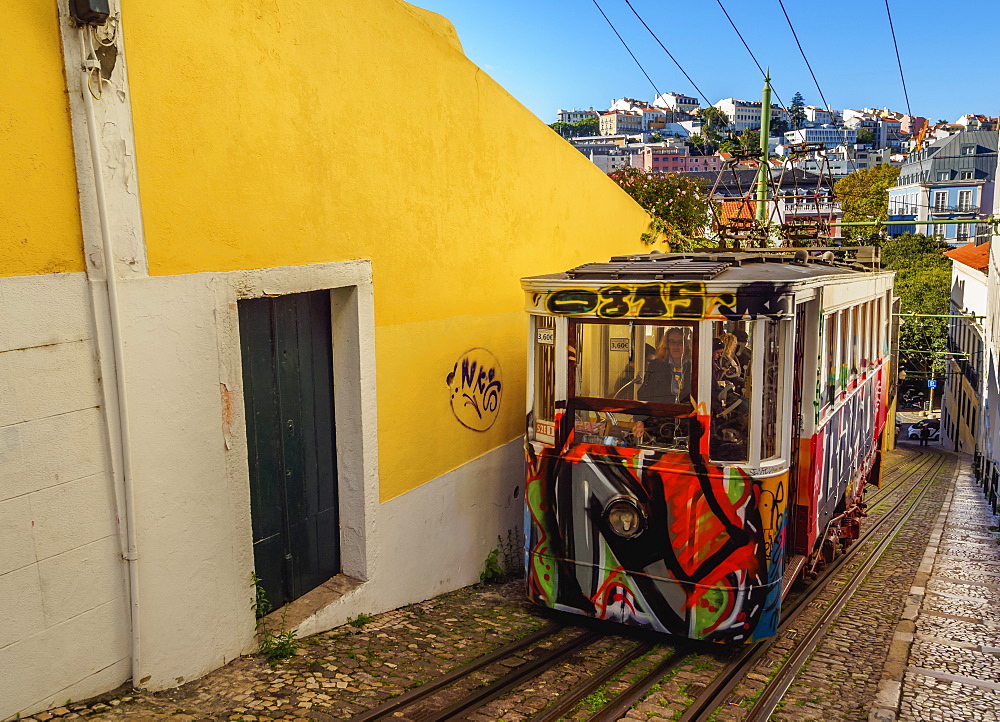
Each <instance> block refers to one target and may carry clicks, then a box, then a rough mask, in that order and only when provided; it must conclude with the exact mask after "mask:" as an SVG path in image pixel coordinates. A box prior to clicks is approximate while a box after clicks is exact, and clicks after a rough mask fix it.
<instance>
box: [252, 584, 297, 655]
mask: <svg viewBox="0 0 1000 722" xmlns="http://www.w3.org/2000/svg"><path fill="white" fill-rule="evenodd" d="M250 579H251V580H252V581H253V585H254V599H253V601H252V602H251V605H252V607H253V610H254V615H255V616H256V617H257V639H258V640H259V642H260V647H259V648H258V653H259V654H260V656H262V657H263V658H264V659H266V660H267V662H268V664H275V663H277V662H278V661H280V660H282V659H287V658H288V657H292V656H294V655H295V653H296V652H297V651H298V650H299V649H300V648H301V647H302V642H301V640H299V638H298V636H297V634H296V632H295V630H294V629H289V630H288V631H285V632H278V631H275V630H273V629H271V627H270V624H269V623H268V621H267V619H266V616H267V613H268V612H269V611H271V609H272V607H271V603H270V602H268V601H267V595H266V594H265V593H264V588H263V587H262V586H261V584H260V582H261V579H260V577H258V576H257V572H251V573H250ZM281 622H282V626H284V622H285V617H284V616H283V615H282V617H281Z"/></svg>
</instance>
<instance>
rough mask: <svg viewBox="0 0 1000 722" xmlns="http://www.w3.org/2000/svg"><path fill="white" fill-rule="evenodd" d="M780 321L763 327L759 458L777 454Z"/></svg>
mask: <svg viewBox="0 0 1000 722" xmlns="http://www.w3.org/2000/svg"><path fill="white" fill-rule="evenodd" d="M779 324H780V321H774V320H768V321H766V322H765V326H764V348H763V356H762V359H763V363H764V384H763V388H762V390H761V400H762V402H763V405H762V407H761V424H762V426H761V434H760V458H761V459H762V460H767V459H773V458H774V457H775V456H777V455H778V453H779V447H778V425H779V421H778V418H779V406H780V404H779V399H780V397H781V376H782V373H783V372H784V368H783V367H784V365H783V364H782V355H781V326H780V325H779Z"/></svg>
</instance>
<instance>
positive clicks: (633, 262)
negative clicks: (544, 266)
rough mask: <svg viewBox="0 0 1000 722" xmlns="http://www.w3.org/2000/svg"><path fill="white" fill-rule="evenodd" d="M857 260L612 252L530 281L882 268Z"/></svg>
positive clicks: (803, 275) (741, 276)
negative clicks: (597, 260)
mask: <svg viewBox="0 0 1000 722" xmlns="http://www.w3.org/2000/svg"><path fill="white" fill-rule="evenodd" d="M879 270H880V269H878V268H872V267H870V266H866V265H864V264H862V263H858V262H843V261H823V260H819V259H816V258H810V259H809V260H808V262H806V263H802V262H796V261H795V260H794V258H793V257H792V256H791V255H781V254H775V253H754V252H752V251H737V252H733V251H730V252H728V253H727V252H715V253H657V252H655V251H654V252H653V253H644V254H630V255H623V256H613V257H612V258H611V260H610V261H608V262H606V263H585V264H583V265H582V266H577V267H575V268H571V269H569V270H568V271H565V272H563V273H552V274H547V275H542V276H532V277H530V278H526V279H524V280H525V281H531V280H537V281H560V280H565V281H608V280H614V281H716V282H722V283H744V282H749V281H778V282H781V281H784V282H795V281H805V280H811V279H818V278H824V277H831V276H836V277H841V278H844V279H845V280H846V277H852V276H854V277H859V276H866V275H870V274H872V273H873V272H878V271H879Z"/></svg>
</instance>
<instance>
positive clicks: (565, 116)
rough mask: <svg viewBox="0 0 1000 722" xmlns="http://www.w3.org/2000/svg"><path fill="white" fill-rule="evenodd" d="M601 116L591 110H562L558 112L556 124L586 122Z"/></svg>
mask: <svg viewBox="0 0 1000 722" xmlns="http://www.w3.org/2000/svg"><path fill="white" fill-rule="evenodd" d="M600 116H601V114H600V113H599V112H598V111H596V110H594V109H593V108H590V109H589V110H576V109H574V110H564V109H563V108H560V109H559V110H557V111H556V122H558V123H576V122H577V121H579V120H584V119H585V118H599V117H600Z"/></svg>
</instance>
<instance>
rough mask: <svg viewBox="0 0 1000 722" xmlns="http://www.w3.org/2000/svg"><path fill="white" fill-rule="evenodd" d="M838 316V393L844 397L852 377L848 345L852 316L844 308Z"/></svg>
mask: <svg viewBox="0 0 1000 722" xmlns="http://www.w3.org/2000/svg"><path fill="white" fill-rule="evenodd" d="M837 316H838V318H839V322H838V326H837V328H839V329H840V339H839V345H838V346H837V391H838V392H839V393H840V394H842V395H843V394H845V393H847V387H848V385H849V383H850V376H851V373H850V369H851V365H850V344H849V343H848V340H849V339H850V338H851V323H850V321H851V314H850V313H849V309H847V308H842V309H840V310H839V311H837Z"/></svg>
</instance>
